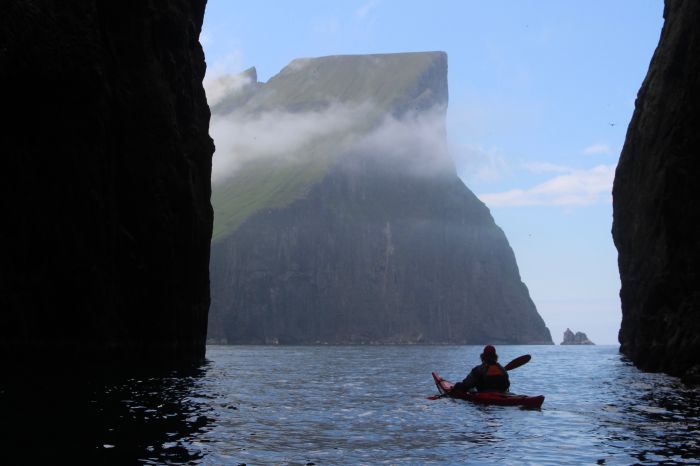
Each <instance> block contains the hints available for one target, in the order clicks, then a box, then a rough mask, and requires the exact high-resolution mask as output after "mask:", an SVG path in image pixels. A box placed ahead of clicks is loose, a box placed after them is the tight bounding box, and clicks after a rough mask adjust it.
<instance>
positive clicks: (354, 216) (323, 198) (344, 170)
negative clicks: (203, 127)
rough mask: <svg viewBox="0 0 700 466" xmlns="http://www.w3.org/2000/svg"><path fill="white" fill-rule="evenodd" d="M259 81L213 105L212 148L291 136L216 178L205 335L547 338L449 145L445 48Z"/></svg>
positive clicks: (293, 339)
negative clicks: (241, 130) (264, 127)
mask: <svg viewBox="0 0 700 466" xmlns="http://www.w3.org/2000/svg"><path fill="white" fill-rule="evenodd" d="M246 75H247V76H253V73H252V71H251V70H249V71H248V72H247V74H246ZM254 84H255V85H251V84H250V83H249V84H248V85H247V86H245V87H244V88H243V92H244V96H243V97H241V94H237V95H231V96H230V97H229V98H226V99H223V100H222V101H221V103H219V104H218V105H216V106H215V107H213V110H214V115H215V119H214V122H213V123H214V125H215V127H216V128H217V131H219V130H218V128H221V132H220V133H219V134H220V138H218V137H217V147H218V149H217V154H216V157H222V158H225V157H226V156H227V153H226V152H224V150H225V145H224V142H223V141H225V140H226V137H227V134H228V133H227V131H233V130H235V129H236V128H237V127H241V126H244V127H246V128H248V129H249V131H248V132H247V134H241V137H249V138H250V139H253V138H252V137H251V132H253V131H254V130H255V126H254V125H253V124H252V123H251V121H253V122H260V124H262V123H263V122H266V121H268V120H269V121H271V124H273V123H274V124H275V125H276V124H277V122H279V121H289V122H290V125H291V127H293V128H294V131H295V132H294V135H295V137H296V139H294V138H289V137H288V134H287V133H290V132H291V131H290V130H289V129H288V128H286V127H279V126H276V130H275V131H272V130H270V131H261V133H260V136H259V137H258V139H260V138H262V139H264V140H265V141H268V143H269V141H270V139H271V138H272V140H273V141H275V142H279V141H280V140H282V139H284V138H287V140H288V141H289V142H288V146H285V147H284V148H283V149H282V153H281V154H277V155H275V154H269V153H261V154H260V155H259V156H258V157H257V158H254V157H250V159H248V160H246V159H245V158H243V159H241V158H239V159H238V161H239V162H240V167H239V169H238V170H237V171H236V172H235V173H234V174H233V175H232V176H231V178H229V179H227V180H224V181H222V182H220V184H218V185H215V189H214V193H213V204H214V208H215V211H216V226H215V240H214V242H213V245H212V260H211V280H212V312H211V317H210V325H209V338H210V341H212V342H218V343H267V344H303V343H312V344H313V343H473V344H482V343H486V342H490V343H546V344H551V343H552V340H551V336H550V333H549V330H547V328H546V327H545V325H544V322H543V321H542V319H541V317H540V316H539V315H538V314H537V310H536V309H535V306H534V304H533V302H532V300H531V299H530V296H529V294H528V290H527V288H526V286H525V285H524V284H523V283H522V281H521V279H520V275H519V273H518V267H517V264H516V261H515V256H514V255H513V251H512V250H511V248H510V246H509V245H508V241H507V239H506V237H505V235H504V234H503V231H502V230H501V229H500V228H499V227H498V226H497V225H496V224H495V223H494V220H493V218H492V217H491V214H490V213H489V210H488V208H487V207H486V206H485V205H484V204H483V203H482V202H480V201H479V199H477V198H476V196H474V194H472V192H471V191H469V189H467V187H466V186H464V184H463V183H462V181H461V180H460V179H459V178H458V177H457V174H456V172H455V169H454V166H453V163H452V160H451V159H450V158H449V156H448V154H447V152H446V149H445V148H446V138H445V111H446V106H447V94H448V92H447V56H446V55H445V54H444V53H440V52H432V53H407V54H388V55H367V56H335V57H324V58H317V59H304V60H295V61H293V62H292V63H291V64H290V65H289V66H288V67H287V68H285V69H284V70H282V72H281V73H280V74H278V75H277V76H275V77H273V78H272V79H270V81H268V82H267V83H254ZM251 92H253V93H254V94H253V95H251V94H250V93H251ZM268 115H269V116H270V117H269V118H268ZM273 116H274V118H272V117H273ZM304 122H313V125H309V126H311V127H312V128H313V129H314V131H315V133H314V134H313V135H311V136H309V138H308V140H305V141H304V142H303V143H300V142H298V139H299V134H300V133H301V132H302V131H303V130H304V128H305V126H304V125H303V124H302V123H304ZM227 125H229V126H227ZM213 127H214V126H213ZM322 129H323V130H325V131H326V132H322ZM215 137H216V136H215ZM220 140H221V141H222V143H221V144H219V141H220ZM268 145H269V144H268ZM241 147H242V143H241V141H240V139H239V140H238V146H237V148H238V150H239V153H238V155H239V156H241V155H246V153H245V152H243V154H241V153H240V150H241V149H240V148H241ZM249 150H250V151H254V150H258V149H257V146H251V149H249ZM259 150H262V149H259Z"/></svg>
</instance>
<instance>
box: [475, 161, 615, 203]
mask: <svg viewBox="0 0 700 466" xmlns="http://www.w3.org/2000/svg"><path fill="white" fill-rule="evenodd" d="M614 177H615V166H614V165H598V166H596V167H593V168H590V169H588V170H578V169H570V170H569V172H568V173H566V174H563V175H559V176H555V177H554V178H552V179H550V180H547V181H545V182H543V183H540V184H538V185H536V186H534V187H532V188H529V189H512V190H510V191H505V192H501V193H487V194H481V195H479V198H480V199H481V200H482V201H483V202H484V203H486V204H487V205H488V206H489V207H505V206H534V205H549V206H584V205H591V204H598V203H603V202H611V200H612V195H611V192H612V183H613V179H614Z"/></svg>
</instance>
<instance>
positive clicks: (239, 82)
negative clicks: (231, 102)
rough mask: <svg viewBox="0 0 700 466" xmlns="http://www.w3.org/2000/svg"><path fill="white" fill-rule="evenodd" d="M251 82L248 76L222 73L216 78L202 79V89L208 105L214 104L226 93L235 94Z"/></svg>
mask: <svg viewBox="0 0 700 466" xmlns="http://www.w3.org/2000/svg"><path fill="white" fill-rule="evenodd" d="M251 82H252V80H251V78H250V76H244V75H241V74H235V75H230V74H227V75H224V76H219V77H217V78H206V79H204V82H203V84H204V91H205V92H206V94H207V103H208V104H209V106H210V107H212V106H214V105H216V104H217V103H219V102H220V101H221V99H223V98H224V97H225V96H227V95H232V94H235V93H236V92H238V91H240V90H241V89H243V87H245V86H246V85H247V84H250V83H251Z"/></svg>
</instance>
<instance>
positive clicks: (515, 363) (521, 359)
mask: <svg viewBox="0 0 700 466" xmlns="http://www.w3.org/2000/svg"><path fill="white" fill-rule="evenodd" d="M530 359H532V356H530V355H529V354H523V355H522V356H518V357H517V358H515V359H513V360H512V361H511V362H509V363H508V364H506V365H505V366H503V368H504V369H505V370H507V371H511V370H513V369H517V368H518V367H520V366H522V365H524V364H527V363H528V362H529V361H530ZM449 394H450V393H449V392H445V393H441V394H439V395H432V396H429V397H427V399H428V400H438V399H440V398H442V397H445V396H448V395H449Z"/></svg>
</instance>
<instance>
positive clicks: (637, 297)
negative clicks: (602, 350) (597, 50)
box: [612, 0, 700, 375]
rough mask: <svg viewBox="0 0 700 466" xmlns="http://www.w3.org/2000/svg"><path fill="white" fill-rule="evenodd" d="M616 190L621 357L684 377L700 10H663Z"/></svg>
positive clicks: (699, 279) (698, 193)
mask: <svg viewBox="0 0 700 466" xmlns="http://www.w3.org/2000/svg"><path fill="white" fill-rule="evenodd" d="M664 18H665V23H664V27H663V30H662V32H661V39H660V41H659V45H658V47H657V49H656V52H655V53H654V56H653V58H652V61H651V64H650V66H649V72H648V74H647V76H646V79H645V80H644V83H643V84H642V87H641V89H640V91H639V94H638V96H637V101H636V108H635V111H634V115H633V117H632V121H631V123H630V125H629V128H628V130H627V138H626V140H625V145H624V147H623V150H622V154H621V156H620V162H619V165H618V167H617V172H616V174H615V183H614V187H613V209H614V216H613V217H614V223H613V229H612V233H613V238H614V240H615V245H616V246H617V250H618V253H619V256H618V263H619V268H620V278H621V281H622V288H621V291H620V297H621V301H622V326H621V329H620V334H619V339H620V344H621V346H620V351H621V352H622V353H624V354H626V355H627V356H629V357H630V359H631V360H632V361H634V362H635V364H637V365H638V366H639V367H641V368H643V369H648V370H653V371H665V372H668V373H670V374H674V375H683V374H684V373H685V372H686V371H687V370H688V369H689V368H691V367H692V366H693V365H697V364H699V363H700V270H699V269H698V263H700V241H698V235H697V231H696V228H695V227H693V225H698V224H699V223H700V201H699V200H700V184H699V183H698V177H699V176H700V156H699V151H700V131H698V128H700V60H698V57H700V27H698V25H699V24H700V2H694V1H688V0H686V1H682V0H676V1H667V2H666V6H665V9H664Z"/></svg>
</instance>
